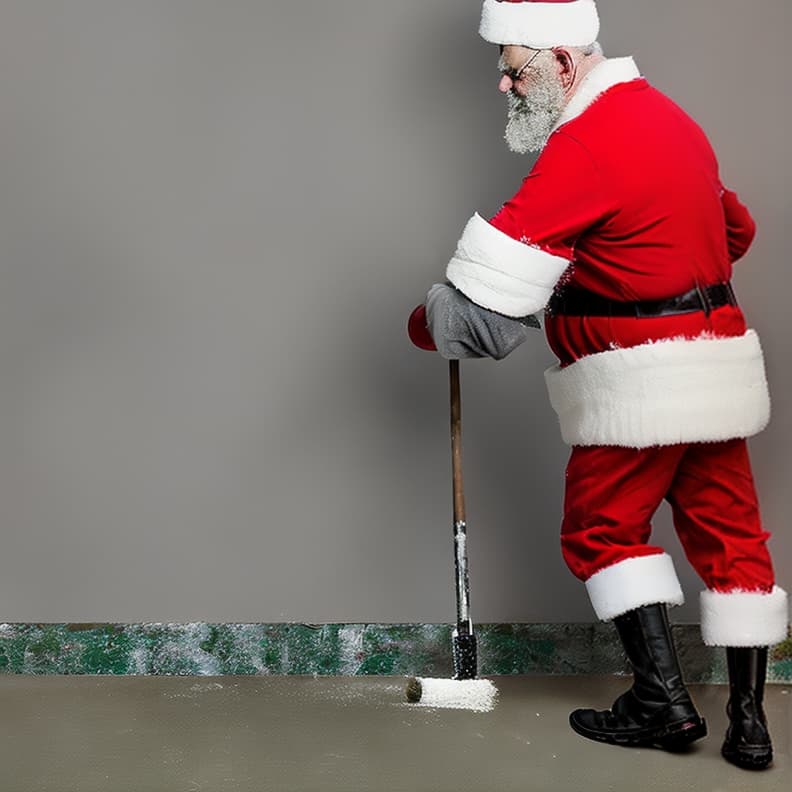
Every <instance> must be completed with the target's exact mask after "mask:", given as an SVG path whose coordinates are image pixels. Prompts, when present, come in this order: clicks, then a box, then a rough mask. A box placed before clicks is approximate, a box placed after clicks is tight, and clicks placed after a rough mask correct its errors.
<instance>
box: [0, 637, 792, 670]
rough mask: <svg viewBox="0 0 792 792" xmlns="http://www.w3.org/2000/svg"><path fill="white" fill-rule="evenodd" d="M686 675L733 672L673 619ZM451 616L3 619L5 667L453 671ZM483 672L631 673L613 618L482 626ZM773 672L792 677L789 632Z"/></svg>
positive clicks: (0, 666)
mask: <svg viewBox="0 0 792 792" xmlns="http://www.w3.org/2000/svg"><path fill="white" fill-rule="evenodd" d="M672 630H673V634H674V639H675V640H676V643H677V646H678V648H679V655H680V661H681V663H682V666H683V669H684V671H685V677H686V679H687V680H688V681H689V682H691V683H704V682H716V683H723V682H725V681H726V667H725V658H724V654H725V653H724V652H722V650H719V649H713V648H710V647H705V646H703V644H702V642H701V633H700V628H699V627H698V626H697V625H674V626H673V628H672ZM451 633H452V627H451V626H450V625H447V624H325V625H308V624H207V623H194V624H163V623H151V624H0V673H7V674H117V675H179V676H212V675H262V674H278V675H283V674H288V675H291V674H307V675H320V676H363V675H372V676H377V675H381V676H405V677H410V676H423V677H424V678H445V679H449V678H451V677H452V676H453V675H454V670H453V667H452V659H451V657H450V653H449V651H448V646H449V644H450V643H451ZM476 634H477V637H478V659H479V674H480V675H481V676H482V677H486V676H494V675H498V676H500V675H511V674H542V675H555V674H559V675H579V674H627V673H628V667H627V664H626V660H625V658H624V657H623V655H622V653H621V649H620V645H619V642H618V640H617V637H616V634H615V631H614V628H613V626H612V625H610V624H481V625H477V628H476ZM768 679H769V680H770V681H773V682H790V681H792V640H790V639H788V640H786V641H784V642H783V643H782V644H780V645H779V646H777V647H775V648H774V650H773V652H772V656H771V662H770V667H769V668H768Z"/></svg>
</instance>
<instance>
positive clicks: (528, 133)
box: [505, 74, 564, 154]
mask: <svg viewBox="0 0 792 792" xmlns="http://www.w3.org/2000/svg"><path fill="white" fill-rule="evenodd" d="M506 99H507V101H508V120H507V123H506V134H505V138H506V143H507V144H508V146H509V149H510V150H511V151H513V152H515V153H516V154H528V153H529V152H535V151H541V150H542V149H543V148H544V145H545V143H547V139H548V138H549V137H550V133H551V132H552V131H553V127H554V126H555V123H556V121H558V119H559V118H560V117H561V112H562V110H563V109H564V91H563V89H562V88H561V85H560V83H558V82H557V81H556V79H555V75H550V74H543V75H542V76H541V79H540V80H539V81H538V82H537V83H536V84H535V85H534V86H532V87H531V89H530V90H529V91H528V92H527V93H526V95H525V96H520V95H519V94H517V93H515V92H514V91H513V90H512V91H509V92H508V94H506Z"/></svg>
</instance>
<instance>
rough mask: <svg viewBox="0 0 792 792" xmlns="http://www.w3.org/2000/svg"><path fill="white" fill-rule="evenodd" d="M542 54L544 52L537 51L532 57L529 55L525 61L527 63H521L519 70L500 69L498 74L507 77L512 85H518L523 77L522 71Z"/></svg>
mask: <svg viewBox="0 0 792 792" xmlns="http://www.w3.org/2000/svg"><path fill="white" fill-rule="evenodd" d="M543 52H544V50H537V51H536V52H534V54H533V55H531V57H530V58H528V60H527V61H525V63H523V65H522V66H520V68H519V69H501V70H500V73H501V74H502V75H503V76H504V77H508V78H509V79H510V80H511V81H512V82H513V83H518V82H520V80H522V78H523V77H524V74H523V72H524V71H525V70H526V69H527V68H528V67H529V66H530V65H531V64H532V63H533V62H534V60H536V58H537V57H538V56H539V55H541V54H542V53H543Z"/></svg>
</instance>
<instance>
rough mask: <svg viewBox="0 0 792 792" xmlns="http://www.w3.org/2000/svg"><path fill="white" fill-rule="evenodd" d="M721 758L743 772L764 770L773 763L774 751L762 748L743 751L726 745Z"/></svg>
mask: <svg viewBox="0 0 792 792" xmlns="http://www.w3.org/2000/svg"><path fill="white" fill-rule="evenodd" d="M721 756H723V758H724V759H725V760H726V761H727V762H729V763H731V764H733V765H736V766H737V767H741V768H742V769H743V770H764V769H765V768H767V767H769V766H770V765H771V764H772V762H773V750H772V748H771V749H768V748H765V747H764V746H762V747H756V748H750V747H745V748H743V749H742V750H741V749H737V748H735V749H731V748H729V747H728V746H727V745H725V744H724V746H723V748H721Z"/></svg>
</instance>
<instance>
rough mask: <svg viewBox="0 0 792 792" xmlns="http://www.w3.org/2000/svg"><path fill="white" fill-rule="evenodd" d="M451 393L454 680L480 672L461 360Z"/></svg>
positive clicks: (452, 374) (453, 366) (453, 369)
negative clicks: (464, 461)
mask: <svg viewBox="0 0 792 792" xmlns="http://www.w3.org/2000/svg"><path fill="white" fill-rule="evenodd" d="M448 372H449V381H450V390H451V467H452V472H453V495H454V550H455V553H454V557H455V566H456V600H457V625H456V630H454V635H453V641H452V643H453V647H452V648H453V656H454V671H455V675H454V678H455V679H475V678H476V671H477V665H478V663H477V652H476V636H475V634H474V633H473V622H472V620H471V618H470V581H469V578H468V564H467V524H466V521H465V495H464V487H463V481H462V399H461V396H460V386H459V361H458V360H450V361H449V364H448Z"/></svg>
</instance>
